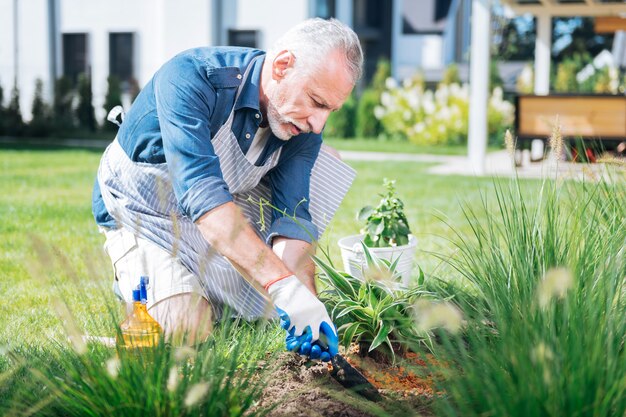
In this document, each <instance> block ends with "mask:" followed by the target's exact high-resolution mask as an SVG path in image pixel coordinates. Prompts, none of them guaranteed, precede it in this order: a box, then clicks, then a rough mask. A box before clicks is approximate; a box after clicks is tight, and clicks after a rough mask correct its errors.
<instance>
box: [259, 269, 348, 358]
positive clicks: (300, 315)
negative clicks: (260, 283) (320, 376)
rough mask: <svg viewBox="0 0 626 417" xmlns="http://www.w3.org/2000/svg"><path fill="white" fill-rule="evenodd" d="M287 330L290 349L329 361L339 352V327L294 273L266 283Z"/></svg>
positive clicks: (281, 321)
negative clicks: (337, 327) (268, 283)
mask: <svg viewBox="0 0 626 417" xmlns="http://www.w3.org/2000/svg"><path fill="white" fill-rule="evenodd" d="M265 289H266V290H267V292H268V293H269V295H270V297H271V299H272V301H273V302H274V307H275V308H276V311H277V312H278V316H279V317H280V325H281V327H282V328H283V329H285V330H286V331H287V338H286V339H285V344H286V347H287V350H290V351H294V352H298V353H300V354H301V355H305V356H309V357H310V358H311V359H320V360H322V361H324V362H328V361H329V360H330V358H331V357H333V356H335V355H336V354H337V351H338V346H339V339H338V338H337V329H336V328H335V325H334V324H333V322H332V321H331V320H330V317H329V316H328V313H327V312H326V307H324V304H322V302H321V301H320V300H318V299H317V297H315V296H314V295H313V293H311V291H309V289H308V288H307V287H306V286H305V285H304V284H303V283H302V282H300V280H299V279H298V277H296V276H295V275H290V276H288V277H287V278H283V279H280V280H278V281H275V282H273V283H271V284H270V285H268V286H266V288H265Z"/></svg>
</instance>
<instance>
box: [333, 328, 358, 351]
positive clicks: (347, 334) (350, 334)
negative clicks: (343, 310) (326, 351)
mask: <svg viewBox="0 0 626 417" xmlns="http://www.w3.org/2000/svg"><path fill="white" fill-rule="evenodd" d="M342 327H343V326H342ZM359 327H361V323H359V322H356V323H350V324H349V325H348V326H347V328H346V329H345V331H344V333H343V337H342V338H341V340H342V342H343V345H344V346H345V347H346V348H348V347H349V346H350V343H352V341H353V340H354V337H355V335H356V332H357V331H358V330H359ZM337 331H338V332H339V330H337ZM361 333H362V332H361Z"/></svg>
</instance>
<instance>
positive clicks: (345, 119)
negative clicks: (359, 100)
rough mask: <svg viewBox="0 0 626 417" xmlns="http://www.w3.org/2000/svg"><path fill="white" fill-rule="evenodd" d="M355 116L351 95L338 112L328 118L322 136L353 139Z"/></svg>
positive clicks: (354, 101) (354, 106) (353, 99)
mask: <svg viewBox="0 0 626 417" xmlns="http://www.w3.org/2000/svg"><path fill="white" fill-rule="evenodd" d="M355 115H356V100H355V98H354V93H353V94H351V95H350V97H348V99H347V100H346V102H345V103H344V104H343V106H342V107H341V108H340V109H339V110H337V111H336V112H333V113H331V114H330V115H329V116H328V120H327V121H326V126H325V127H324V135H325V136H328V137H333V138H351V137H354V124H355Z"/></svg>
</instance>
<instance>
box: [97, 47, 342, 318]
mask: <svg viewBox="0 0 626 417" xmlns="http://www.w3.org/2000/svg"><path fill="white" fill-rule="evenodd" d="M258 58H259V57H257V58H256V59H258ZM253 63H254V61H253V62H252V63H251V64H250V65H248V68H247V69H246V71H245V73H244V75H243V78H242V81H241V84H240V86H239V88H238V90H237V94H236V96H235V103H236V102H237V99H238V98H239V95H240V94H241V90H242V87H243V85H244V84H245V81H246V79H247V77H248V73H249V71H250V69H251V68H252V64H253ZM234 113H235V110H234V106H233V109H232V110H231V112H230V115H229V116H228V119H227V121H226V122H225V123H224V125H223V126H222V127H221V128H220V129H219V131H218V132H217V134H216V135H215V137H214V138H213V139H212V140H211V142H212V144H213V147H214V149H215V153H216V154H217V156H218V157H219V160H220V166H221V170H222V175H223V178H224V181H225V182H226V184H227V185H228V187H229V190H230V192H231V194H232V195H233V199H234V203H235V204H237V205H238V206H239V207H240V209H241V210H242V212H243V213H244V215H245V217H246V218H247V220H248V222H249V224H250V225H251V226H252V227H253V228H254V229H255V231H256V233H257V235H258V236H259V237H260V238H261V239H263V240H265V238H266V237H267V231H268V230H267V229H268V226H269V225H270V224H271V212H272V210H271V208H269V207H267V206H265V207H264V206H263V204H262V203H260V202H261V201H263V200H265V201H271V191H270V186H269V181H268V179H267V176H266V174H267V173H268V171H269V170H270V169H272V168H274V167H275V166H276V164H277V163H278V159H279V157H280V151H281V149H282V148H279V149H278V150H276V151H275V152H274V153H273V154H272V155H271V156H270V157H269V158H268V160H267V161H266V163H265V164H264V165H263V166H260V167H257V166H255V165H254V164H253V163H252V162H250V161H248V160H247V159H246V156H245V155H244V153H243V152H242V151H241V148H240V146H239V144H238V142H237V138H236V137H235V135H234V134H233V133H232V130H231V126H232V123H233V118H234ZM354 177H355V171H354V170H353V169H352V168H350V167H349V166H348V165H346V164H344V163H343V162H341V161H340V160H338V159H337V158H335V157H334V156H332V155H330V154H329V153H327V152H326V151H324V150H321V151H320V153H319V155H318V157H317V160H316V162H315V165H314V167H313V170H312V172H311V185H310V191H309V193H310V196H309V198H310V201H309V212H310V214H311V217H312V222H313V224H315V225H316V226H317V228H318V230H319V233H320V236H321V234H322V233H323V232H324V230H325V228H326V226H327V225H328V223H329V221H330V220H331V219H332V217H333V215H334V214H335V211H336V210H337V208H338V207H339V204H340V203H341V201H342V200H343V198H344V196H345V194H346V192H347V191H348V189H349V187H350V185H351V184H352V181H353V180H354ZM98 182H99V184H100V190H101V192H102V199H103V201H104V204H105V205H106V208H107V210H108V211H109V213H110V214H111V216H112V217H113V218H114V219H115V221H116V222H117V223H118V224H119V225H121V227H124V228H126V229H128V230H130V231H132V232H133V233H135V234H136V235H137V236H140V237H143V238H145V239H147V240H149V241H151V242H153V243H155V244H156V245H158V246H160V247H161V248H163V249H165V250H166V251H168V252H169V253H171V254H172V255H173V256H174V257H176V258H178V259H179V260H180V261H181V263H182V264H183V265H184V266H185V267H186V268H187V269H189V271H191V272H192V273H193V274H194V275H195V276H196V277H198V279H199V281H200V284H201V286H202V288H203V290H204V293H205V296H206V298H207V299H208V301H209V303H210V304H211V306H212V307H213V311H214V313H215V314H216V315H217V316H218V317H219V316H221V314H222V310H223V307H224V305H228V306H230V307H231V308H232V309H234V310H235V312H236V314H238V315H240V316H242V317H244V318H246V319H254V318H258V317H263V316H265V317H268V316H272V315H273V314H274V310H273V308H270V305H269V304H268V300H267V298H266V296H265V295H264V294H263V293H262V292H260V291H258V290H257V289H256V288H255V286H254V285H255V284H253V283H249V282H248V281H246V280H245V279H244V278H243V277H242V276H241V275H240V274H239V273H238V272H237V270H235V268H234V267H233V266H232V265H231V263H230V262H229V261H228V260H227V259H226V258H225V257H223V256H222V255H220V254H219V253H218V252H217V251H216V250H214V249H213V248H212V247H211V246H210V245H209V243H208V242H207V241H206V240H205V239H204V237H203V236H202V234H201V233H200V230H199V229H198V228H197V226H196V225H195V224H194V223H193V222H192V221H191V219H190V218H189V217H187V216H185V215H184V214H182V213H181V212H180V210H179V208H178V201H177V199H176V197H175V195H174V191H173V188H172V182H171V179H170V177H169V171H168V168H167V162H165V163H162V164H147V163H141V162H133V161H131V160H130V158H129V157H128V155H126V153H125V152H124V150H123V149H122V147H121V146H120V144H119V143H118V141H117V139H116V140H114V141H113V142H112V143H111V144H110V145H109V146H108V147H107V149H106V150H105V152H104V154H103V156H102V159H101V161H100V167H99V169H98Z"/></svg>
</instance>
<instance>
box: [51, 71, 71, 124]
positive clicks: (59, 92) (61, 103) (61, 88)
mask: <svg viewBox="0 0 626 417" xmlns="http://www.w3.org/2000/svg"><path fill="white" fill-rule="evenodd" d="M74 94H75V93H74V90H73V88H72V81H71V80H70V79H69V78H68V77H65V76H63V77H61V78H59V79H58V80H56V81H55V83H54V101H53V103H52V114H53V117H52V119H53V123H54V126H55V127H54V130H55V131H56V132H64V131H68V130H71V129H73V128H74V127H76V119H75V117H74Z"/></svg>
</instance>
